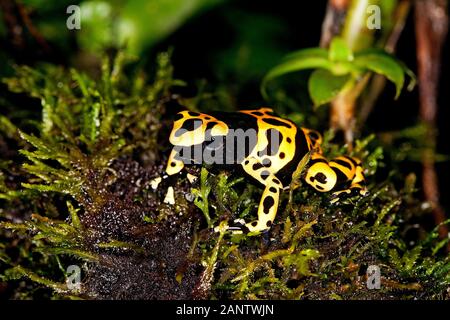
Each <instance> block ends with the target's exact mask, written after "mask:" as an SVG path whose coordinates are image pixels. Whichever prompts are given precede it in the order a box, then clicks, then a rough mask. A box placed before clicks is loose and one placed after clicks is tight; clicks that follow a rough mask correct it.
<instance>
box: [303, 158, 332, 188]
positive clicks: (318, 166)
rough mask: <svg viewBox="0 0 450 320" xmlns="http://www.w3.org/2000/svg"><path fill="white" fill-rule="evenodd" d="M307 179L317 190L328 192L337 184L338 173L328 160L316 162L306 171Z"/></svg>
mask: <svg viewBox="0 0 450 320" xmlns="http://www.w3.org/2000/svg"><path fill="white" fill-rule="evenodd" d="M305 181H306V182H307V183H308V184H309V185H311V186H312V187H314V189H316V190H317V191H320V192H327V191H330V190H332V189H333V188H334V186H335V185H336V182H337V175H336V172H335V171H334V170H333V169H331V168H330V166H329V165H328V164H327V163H326V162H316V163H314V164H313V165H311V167H309V169H308V170H307V171H306V177H305Z"/></svg>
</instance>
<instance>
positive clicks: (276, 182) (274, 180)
mask: <svg viewBox="0 0 450 320" xmlns="http://www.w3.org/2000/svg"><path fill="white" fill-rule="evenodd" d="M272 182H273V183H275V184H278V185H279V184H281V182H280V181H278V180H277V179H273V180H272Z"/></svg>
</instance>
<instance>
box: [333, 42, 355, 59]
mask: <svg viewBox="0 0 450 320" xmlns="http://www.w3.org/2000/svg"><path fill="white" fill-rule="evenodd" d="M328 58H329V60H330V61H337V62H345V61H352V60H353V53H352V51H351V49H350V48H349V47H348V46H347V43H346V42H345V40H344V39H342V38H340V37H335V38H333V40H332V41H331V44H330V50H329V52H328Z"/></svg>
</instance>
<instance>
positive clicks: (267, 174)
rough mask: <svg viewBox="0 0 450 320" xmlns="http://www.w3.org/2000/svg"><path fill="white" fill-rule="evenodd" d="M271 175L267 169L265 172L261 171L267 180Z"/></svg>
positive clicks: (262, 176)
mask: <svg viewBox="0 0 450 320" xmlns="http://www.w3.org/2000/svg"><path fill="white" fill-rule="evenodd" d="M269 175H270V172H269V171H267V170H264V171H263V172H261V178H263V179H264V180H266V179H267V177H268V176H269Z"/></svg>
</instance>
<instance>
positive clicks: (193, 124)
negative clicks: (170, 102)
mask: <svg viewBox="0 0 450 320" xmlns="http://www.w3.org/2000/svg"><path fill="white" fill-rule="evenodd" d="M202 123H203V121H202V120H199V119H187V120H186V121H184V122H183V125H182V126H181V128H180V129H178V130H177V131H176V132H175V137H179V136H181V135H183V134H184V133H185V132H188V131H194V130H195V129H198V128H200V127H201V125H202Z"/></svg>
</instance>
